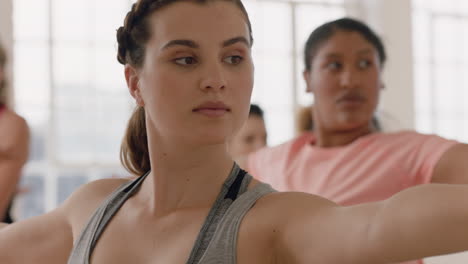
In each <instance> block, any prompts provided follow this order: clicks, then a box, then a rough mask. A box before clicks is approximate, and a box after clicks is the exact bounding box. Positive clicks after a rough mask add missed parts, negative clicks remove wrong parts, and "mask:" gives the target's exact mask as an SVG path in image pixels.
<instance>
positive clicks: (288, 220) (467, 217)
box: [269, 184, 468, 263]
mask: <svg viewBox="0 0 468 264" xmlns="http://www.w3.org/2000/svg"><path fill="white" fill-rule="evenodd" d="M271 196H272V197H271V198H269V199H270V200H276V201H271V204H276V205H275V210H274V211H273V210H270V211H271V214H275V212H276V215H275V217H276V218H277V219H278V220H277V221H278V226H279V227H278V230H279V235H278V237H277V247H276V248H277V249H278V250H277V251H278V254H279V256H278V258H279V259H281V260H282V261H283V262H284V263H312V262H314V261H315V262H316V263H394V262H401V261H406V260H414V259H420V258H423V257H428V256H435V255H442V254H448V253H453V252H459V251H464V250H468V185H443V184H428V185H424V186H418V187H413V188H409V189H407V190H405V191H402V192H400V193H398V194H396V195H395V196H393V197H392V198H390V199H388V200H385V201H382V202H377V203H369V204H363V205H357V206H350V207H340V206H337V205H335V204H334V203H332V202H330V201H328V200H325V199H322V198H319V197H316V196H313V195H308V194H302V193H284V194H281V193H279V194H276V195H271ZM273 196H277V197H273ZM272 208H273V206H272ZM277 212H281V214H277ZM270 217H272V216H270Z"/></svg>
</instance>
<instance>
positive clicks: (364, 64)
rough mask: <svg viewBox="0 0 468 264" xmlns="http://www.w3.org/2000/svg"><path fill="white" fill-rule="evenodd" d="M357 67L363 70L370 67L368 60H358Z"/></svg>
mask: <svg viewBox="0 0 468 264" xmlns="http://www.w3.org/2000/svg"><path fill="white" fill-rule="evenodd" d="M358 65H359V68H361V69H365V68H368V67H369V66H370V65H371V62H370V61H368V60H360V61H359V64H358Z"/></svg>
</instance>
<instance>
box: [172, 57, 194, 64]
mask: <svg viewBox="0 0 468 264" xmlns="http://www.w3.org/2000/svg"><path fill="white" fill-rule="evenodd" d="M174 61H175V63H177V64H180V65H193V64H195V63H197V60H196V59H195V58H194V57H182V58H177V59H175V60H174Z"/></svg>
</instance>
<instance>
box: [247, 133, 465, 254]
mask: <svg viewBox="0 0 468 264" xmlns="http://www.w3.org/2000/svg"><path fill="white" fill-rule="evenodd" d="M314 142H315V137H314V135H313V134H312V133H306V134H303V135H302V136H299V137H297V138H296V139H294V140H292V141H289V142H286V143H284V144H282V145H279V146H276V147H272V148H265V149H261V150H259V151H257V152H256V153H254V154H252V155H250V156H249V158H248V162H247V170H248V171H249V173H250V174H251V175H253V176H254V177H256V178H257V179H258V180H260V181H263V182H266V183H269V184H271V185H272V187H273V188H275V189H276V190H278V191H300V192H307V193H312V194H316V195H319V196H322V197H325V198H327V199H329V200H332V201H334V202H336V203H338V204H341V205H353V204H359V203H364V202H373V201H380V200H384V199H387V198H389V197H390V196H392V195H394V194H395V193H397V192H399V191H401V190H403V189H405V188H408V187H411V186H414V185H418V184H424V183H429V182H430V181H431V177H432V172H433V170H434V167H435V165H436V164H437V162H438V161H439V159H440V158H441V156H442V154H443V153H444V152H445V151H447V149H448V148H450V147H451V146H453V145H455V144H457V142H456V141H452V140H446V139H443V138H441V137H438V136H435V135H423V134H419V133H416V132H410V131H405V132H398V133H374V134H370V135H367V136H364V137H361V138H359V139H357V140H355V141H354V142H353V143H351V144H349V145H346V146H340V147H331V148H321V147H316V146H314V145H313V144H314ZM408 263H422V262H421V261H417V262H408Z"/></svg>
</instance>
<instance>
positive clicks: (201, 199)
mask: <svg viewBox="0 0 468 264" xmlns="http://www.w3.org/2000/svg"><path fill="white" fill-rule="evenodd" d="M148 141H149V142H148V143H149V146H150V162H151V168H152V170H151V173H150V175H148V176H149V177H148V179H147V180H146V182H145V184H144V186H143V189H144V190H145V191H146V193H144V194H143V195H145V196H146V198H147V199H150V205H151V207H152V208H150V210H154V213H155V215H164V214H167V213H169V212H171V211H174V210H177V209H181V208H194V207H210V206H211V205H212V203H213V202H214V200H215V199H216V197H217V195H218V193H219V191H220V189H221V185H222V184H223V183H224V181H225V180H226V178H227V177H228V175H229V173H230V172H231V170H232V167H233V161H232V158H231V157H230V156H229V154H228V153H227V151H226V146H225V145H224V144H221V145H210V146H202V147H188V146H187V145H186V144H178V145H174V144H172V145H171V148H168V147H167V145H166V146H165V145H164V144H162V143H161V142H158V143H156V142H151V139H148Z"/></svg>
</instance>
